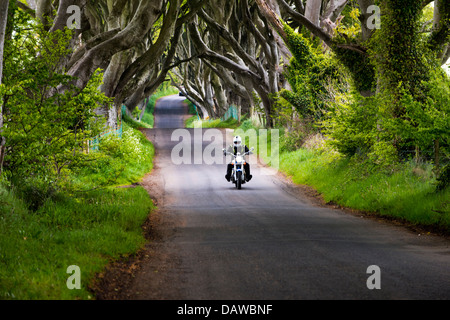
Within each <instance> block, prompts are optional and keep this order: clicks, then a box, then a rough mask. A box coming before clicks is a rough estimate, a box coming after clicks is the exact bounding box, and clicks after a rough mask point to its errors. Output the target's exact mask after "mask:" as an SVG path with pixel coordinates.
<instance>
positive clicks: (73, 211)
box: [0, 124, 154, 300]
mask: <svg viewBox="0 0 450 320" xmlns="http://www.w3.org/2000/svg"><path fill="white" fill-rule="evenodd" d="M153 155H154V149H153V146H152V145H151V143H150V142H148V141H147V140H146V139H145V138H144V136H143V135H142V133H140V132H139V131H138V130H135V129H133V128H131V127H130V126H129V125H127V124H125V126H124V140H123V141H120V140H117V139H113V138H111V139H109V140H107V141H106V142H105V143H104V145H103V144H102V143H101V145H100V151H99V152H93V153H92V154H91V155H90V156H92V157H97V158H96V159H97V161H92V162H88V163H89V165H86V166H85V167H83V168H79V170H75V171H74V172H72V176H71V184H70V188H69V189H66V190H62V191H59V192H56V193H52V194H51V195H49V196H48V197H46V198H45V200H44V201H43V203H42V204H41V205H40V206H39V207H38V208H37V209H36V210H30V206H29V201H30V199H27V198H21V197H20V196H19V195H20V194H21V193H20V192H19V190H18V189H20V186H19V187H13V188H11V187H10V186H8V182H5V181H4V182H2V183H1V184H0V299H20V300H26V299H51V300H53V299H55V300H57V299H93V298H94V297H93V296H92V294H91V292H90V291H89V286H90V284H92V281H94V280H95V275H96V274H97V273H99V272H101V271H102V270H103V269H104V268H105V266H106V265H107V264H108V263H110V262H111V261H112V260H115V259H119V258H121V257H124V256H129V255H133V254H134V253H136V252H137V251H138V250H139V249H140V248H142V246H143V245H144V243H145V238H144V236H143V232H142V228H141V226H142V224H143V222H144V221H145V220H146V218H147V217H148V215H149V213H150V211H151V210H152V209H153V208H154V206H153V202H152V201H151V199H150V197H149V196H148V193H147V192H146V190H145V189H144V188H142V187H140V186H138V187H134V188H116V187H115V186H116V185H120V184H130V183H134V182H136V181H139V180H140V179H141V177H142V176H143V175H145V174H146V173H147V172H149V171H150V170H151V168H152V159H153ZM112 177H114V178H116V177H117V179H112ZM99 186H100V187H99ZM37 194H38V195H39V193H37ZM71 265H76V266H78V267H79V268H80V271H81V285H82V287H81V289H79V290H78V289H73V290H69V289H68V288H67V285H66V281H67V279H68V278H69V277H70V276H71V274H68V273H67V268H68V267H69V266H71Z"/></svg>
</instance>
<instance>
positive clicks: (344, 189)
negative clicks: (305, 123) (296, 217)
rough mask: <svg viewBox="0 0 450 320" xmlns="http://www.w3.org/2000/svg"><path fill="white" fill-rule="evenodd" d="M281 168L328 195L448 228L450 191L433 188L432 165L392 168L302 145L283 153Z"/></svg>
mask: <svg viewBox="0 0 450 320" xmlns="http://www.w3.org/2000/svg"><path fill="white" fill-rule="evenodd" d="M280 170H281V171H283V172H285V173H287V174H288V175H289V176H291V177H292V180H293V181H294V182H295V183H298V184H306V185H310V186H312V187H313V188H314V189H316V190H317V191H318V192H320V193H321V194H322V195H323V197H324V200H325V201H327V202H334V203H337V204H339V205H341V206H344V207H348V208H353V209H358V210H363V211H368V212H376V213H378V214H380V215H382V216H389V217H393V218H397V219H400V220H403V221H407V222H409V223H412V224H415V225H421V226H434V227H438V228H440V229H443V230H447V231H450V201H449V199H450V190H449V189H448V188H447V190H444V191H443V192H435V188H436V185H435V179H434V178H433V174H432V173H431V168H430V167H426V166H425V167H418V166H415V165H413V164H409V163H407V164H402V165H399V166H398V167H397V168H396V169H394V170H393V172H386V171H385V170H382V169H377V168H371V170H369V168H368V167H367V164H364V163H357V162H356V161H352V160H349V159H333V158H332V157H331V156H330V155H327V154H326V153H318V152H313V151H311V150H306V149H300V150H297V151H294V152H286V153H282V154H281V156H280Z"/></svg>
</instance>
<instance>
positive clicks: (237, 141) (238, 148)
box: [224, 136, 252, 182]
mask: <svg viewBox="0 0 450 320" xmlns="http://www.w3.org/2000/svg"><path fill="white" fill-rule="evenodd" d="M227 151H228V152H232V153H234V154H235V155H236V154H237V153H238V152H239V153H241V154H244V152H248V151H250V150H249V149H248V147H247V146H246V145H243V144H242V140H241V137H240V136H235V137H234V138H233V145H230V146H229V147H228V149H227ZM224 154H225V153H224ZM232 170H233V164H231V163H229V164H228V166H227V174H226V175H225V179H227V181H228V182H229V181H230V179H231V171H232ZM244 170H245V180H246V181H247V182H248V181H250V180H251V179H252V175H251V174H250V165H249V163H248V162H247V161H246V162H245V164H244Z"/></svg>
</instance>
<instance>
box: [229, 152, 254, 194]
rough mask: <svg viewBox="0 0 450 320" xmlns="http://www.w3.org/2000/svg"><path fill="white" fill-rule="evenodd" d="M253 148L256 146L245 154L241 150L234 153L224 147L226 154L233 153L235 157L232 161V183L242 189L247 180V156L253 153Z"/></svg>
mask: <svg viewBox="0 0 450 320" xmlns="http://www.w3.org/2000/svg"><path fill="white" fill-rule="evenodd" d="M253 150H254V148H251V149H250V150H249V151H247V152H245V153H244V154H241V153H240V152H237V153H236V154H234V153H233V152H229V151H226V150H225V149H223V154H224V156H227V155H231V156H232V157H233V160H232V161H231V164H232V165H233V169H232V171H231V183H234V184H235V185H236V188H237V189H241V187H242V185H243V184H244V183H245V182H246V179H245V170H244V164H245V163H246V161H245V156H246V155H250V154H252V151H253Z"/></svg>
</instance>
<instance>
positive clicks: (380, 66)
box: [0, 0, 450, 163]
mask: <svg viewBox="0 0 450 320" xmlns="http://www.w3.org/2000/svg"><path fill="white" fill-rule="evenodd" d="M8 4H9V7H8ZM2 6H3V7H2V12H1V16H0V43H1V46H0V48H1V51H0V54H3V52H5V54H4V57H3V58H2V59H1V61H2V62H3V65H4V67H3V68H0V71H1V70H2V69H3V78H2V91H1V94H2V112H1V115H2V117H1V119H0V120H1V121H0V127H1V128H2V141H3V143H2V145H3V148H2V150H3V152H2V159H3V157H4V155H5V154H8V153H9V154H10V155H12V154H14V153H15V152H16V151H14V150H15V148H17V145H20V144H24V143H22V142H17V141H19V140H20V139H19V138H18V137H20V136H21V135H30V132H31V131H30V130H31V129H35V130H36V132H39V134H41V131H42V130H44V132H45V130H47V129H46V128H44V125H43V124H41V125H38V124H37V123H39V122H43V121H47V122H52V123H53V124H55V123H57V124H58V125H60V129H58V130H63V128H65V130H69V132H71V134H72V135H74V136H76V137H77V138H76V139H77V141H78V143H80V142H81V141H83V139H84V138H81V137H84V136H85V138H86V139H87V136H88V135H89V134H92V133H93V131H92V132H89V131H87V128H94V127H95V126H93V125H87V123H89V122H90V121H93V119H94V118H95V117H94V113H92V111H93V110H95V115H99V116H102V117H103V119H104V120H105V121H106V124H107V126H109V127H111V128H114V127H116V126H117V125H118V119H119V117H120V113H121V108H122V106H123V105H125V106H126V107H127V108H128V109H129V110H130V111H133V110H134V109H135V108H136V106H140V105H142V103H143V101H144V100H145V99H146V98H148V97H149V96H150V95H151V94H152V93H153V92H155V91H156V90H157V88H158V87H159V86H160V85H161V84H162V83H163V82H165V81H171V82H172V83H173V85H175V86H177V87H178V88H179V89H180V91H183V92H184V93H185V94H186V96H187V98H188V99H189V100H191V101H192V102H193V103H194V104H195V105H196V106H198V107H199V108H200V109H201V110H202V111H203V112H202V113H203V115H204V116H210V117H215V118H217V117H221V116H223V115H224V114H225V112H226V111H227V109H228V108H229V106H230V105H235V106H237V107H238V109H239V110H240V114H242V115H244V114H247V115H249V116H252V115H259V117H260V119H261V122H262V124H263V125H265V126H267V127H272V126H274V125H276V124H277V122H279V121H280V119H282V118H283V113H286V112H289V114H290V115H289V117H290V118H291V120H292V119H293V118H297V119H303V120H305V119H309V121H312V122H314V123H315V124H316V125H317V127H318V128H319V130H322V131H323V132H328V133H329V135H330V137H331V138H332V139H334V140H336V143H335V144H336V146H339V147H340V148H341V151H344V152H350V153H355V152H357V150H360V149H361V148H362V147H364V146H366V147H367V150H368V151H367V152H374V150H375V149H376V148H375V147H374V146H378V147H381V145H384V144H386V143H387V144H389V145H390V146H392V147H393V148H396V149H397V150H399V149H402V148H405V145H407V146H408V147H407V148H410V147H417V145H419V144H420V145H421V146H422V145H426V144H429V143H431V142H432V141H440V143H441V145H443V146H444V150H445V148H446V147H445V146H448V132H447V130H448V120H446V119H448V113H447V112H448V110H447V109H445V108H446V107H445V104H446V102H445V101H448V100H446V99H447V95H448V78H447V77H446V76H445V74H441V72H440V71H441V68H440V67H441V66H442V65H444V64H445V63H446V62H447V61H448V59H449V57H450V31H449V28H450V4H449V2H448V1H445V0H438V1H429V0H425V1H424V0H414V1H411V0H232V1H229V0H214V1H208V0H152V1H147V0H99V1H88V0H70V1H69V0H59V1H50V0H27V1H25V0H22V1H14V0H10V1H9V2H8V1H2ZM5 6H6V7H5ZM30 30H32V31H30ZM0 75H2V73H1V72H0ZM436 79H441V80H439V81H438V82H436ZM99 81H100V82H99ZM96 85H99V86H98V90H97V88H94V87H95V86H96ZM84 93H89V94H87V95H86V96H85V95H84ZM89 95H91V97H89ZM342 96H345V98H344V99H343V100H342V99H341V100H339V99H340V98H342ZM361 98H364V99H365V100H364V99H363V100H361ZM368 99H371V100H368ZM342 101H346V105H347V109H342V108H341V107H340V105H341V102H342ZM408 101H409V102H408ZM437 101H439V103H441V105H442V107H439V106H436V103H437ZM407 102H408V103H407ZM374 104H377V106H374ZM367 105H371V106H372V107H371V108H365V107H364V108H365V109H364V110H365V112H366V113H367V114H365V113H364V112H363V114H361V113H360V112H362V110H359V109H358V108H361V106H367ZM348 106H354V108H351V107H350V108H349V107H348ZM58 108H65V109H64V110H65V111H64V110H62V109H58ZM355 108H356V109H358V110H359V111H358V110H356V109H355ZM44 111H45V112H44ZM55 113H58V114H60V116H58V117H56V116H54V115H53V116H50V114H55ZM64 113H66V114H69V113H70V114H72V115H74V114H76V115H77V116H76V117H75V118H76V119H75V118H73V117H69V116H66V117H65V116H62V114H64ZM37 114H39V117H36V116H35V115H37ZM45 114H47V115H48V118H46V117H47V115H45ZM360 116H362V117H363V118H364V119H367V123H365V124H362V123H359V124H358V125H357V126H353V127H352V128H350V127H343V124H344V123H345V124H346V125H348V126H351V125H352V123H354V122H355V121H357V118H358V117H360ZM27 117H28V118H27ZM41 117H43V118H41ZM342 117H343V118H342ZM354 117H356V118H354ZM63 118H64V119H63ZM284 118H286V117H284ZM337 119H339V121H340V122H339V123H340V125H338V121H337ZM438 119H444V121H443V122H442V121H441V122H439V121H438ZM33 123H35V125H33ZM406 123H407V124H408V125H407V127H408V128H409V129H406V127H405V125H406ZM290 125H291V124H288V126H290ZM361 125H362V126H363V127H364V130H365V131H364V130H363V129H362V128H361V129H360V130H359V129H357V128H358V126H361ZM39 126H41V127H39ZM430 126H434V127H433V128H434V129H431V128H430ZM54 127H55V128H52V129H55V130H56V126H55V125H54ZM38 128H39V129H38ZM368 128H370V129H368ZM399 128H403V129H402V130H400V129H399ZM58 130H56V131H55V132H58ZM77 130H81V131H82V132H83V134H82V135H80V132H81V131H80V132H79V131H77ZM92 130H93V129H92ZM96 130H97V129H96ZM355 130H356V131H355ZM363 131H364V132H363ZM62 132H63V131H60V132H59V133H58V134H60V135H61V134H62ZM77 132H78V133H77ZM405 132H408V133H405ZM412 132H416V133H417V135H419V132H420V133H421V134H422V133H423V132H427V135H428V136H427V137H428V138H427V139H426V140H427V142H426V143H425V142H423V137H422V136H421V137H419V136H417V135H414V134H412ZM44 136H45V135H44ZM359 136H360V137H361V139H362V140H363V141H364V143H362V144H361V143H360V142H361V141H359V140H358V138H355V137H359ZM17 139H19V140H17ZM47 139H50V140H51V139H52V138H51V135H50V136H48V137H47ZM31 140H32V139H31ZM31 140H30V141H28V142H27V143H29V144H30V145H29V146H28V147H31V145H32V141H31ZM348 140H350V141H352V142H351V143H350V142H349V143H346V142H345V141H348ZM5 141H6V142H5ZM358 141H359V142H358ZM419 141H422V142H419ZM356 144H358V147H357V148H356V147H355V145H356ZM24 145H25V144H24ZM73 147H74V145H73ZM64 148H65V150H66V151H67V150H70V148H68V147H67V146H65V147H64ZM374 148H375V149H374ZM16 154H20V152H19V153H16ZM45 156H48V155H45ZM11 159H12V158H11ZM11 159H10V161H11V162H10V163H12V162H13V161H12V160H11ZM61 161H62V160H61ZM2 163H3V160H2ZM62 163H64V161H62Z"/></svg>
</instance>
